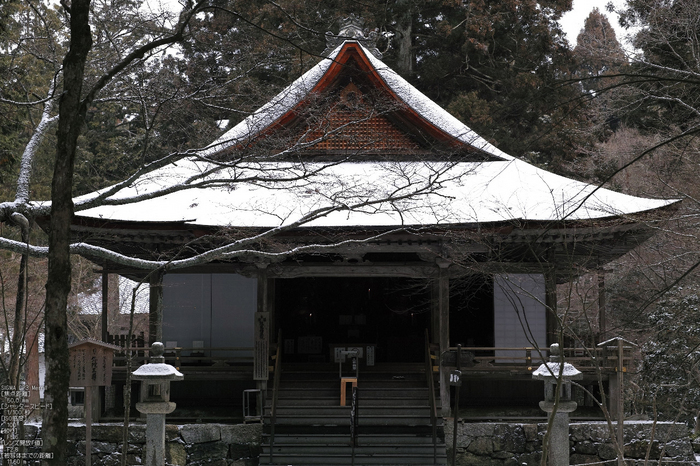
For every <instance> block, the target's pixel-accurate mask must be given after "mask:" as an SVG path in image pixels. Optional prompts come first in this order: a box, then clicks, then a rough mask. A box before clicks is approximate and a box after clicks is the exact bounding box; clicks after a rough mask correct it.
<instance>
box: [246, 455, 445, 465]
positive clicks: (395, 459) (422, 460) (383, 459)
mask: <svg viewBox="0 0 700 466" xmlns="http://www.w3.org/2000/svg"><path fill="white" fill-rule="evenodd" d="M259 464H260V465H261V466H263V465H293V466H306V465H319V464H322V465H336V464H348V465H349V464H354V465H356V466H364V465H367V466H370V465H382V464H383V465H409V464H410V465H426V466H427V465H430V466H434V465H436V464H437V465H445V464H447V458H446V457H444V456H439V455H438V456H437V458H434V457H433V454H432V453H430V454H428V455H419V454H416V455H401V454H396V453H389V454H378V453H377V454H374V455H362V454H357V453H356V454H355V457H354V458H352V455H351V454H348V453H347V452H345V453H342V454H337V455H331V454H324V455H319V456H312V455H303V454H302V455H292V454H280V455H273V461H272V462H269V455H268V456H267V457H266V456H265V455H260V463H259Z"/></svg>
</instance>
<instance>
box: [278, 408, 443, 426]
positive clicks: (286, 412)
mask: <svg viewBox="0 0 700 466" xmlns="http://www.w3.org/2000/svg"><path fill="white" fill-rule="evenodd" d="M350 409H351V408H350V406H284V405H282V406H279V405H278V406H277V412H276V414H277V419H278V422H279V419H280V416H290V415H294V416H314V417H318V416H332V417H337V416H347V417H349V416H350ZM270 411H271V409H270V408H267V407H266V408H265V416H270V414H271V413H270ZM409 415H410V416H415V417H428V418H430V408H428V407H427V406H415V405H406V406H386V405H378V406H368V405H365V404H362V405H360V406H358V408H357V416H358V418H361V417H373V416H409Z"/></svg>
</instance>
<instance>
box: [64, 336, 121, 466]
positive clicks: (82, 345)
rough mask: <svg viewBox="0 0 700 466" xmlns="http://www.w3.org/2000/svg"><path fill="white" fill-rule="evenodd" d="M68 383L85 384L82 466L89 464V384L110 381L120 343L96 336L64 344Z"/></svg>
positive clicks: (103, 383) (79, 385) (100, 385)
mask: <svg viewBox="0 0 700 466" xmlns="http://www.w3.org/2000/svg"><path fill="white" fill-rule="evenodd" d="M68 350H69V351H70V355H69V362H70V386H71V387H85V466H90V465H91V464H92V454H91V452H92V387H103V386H107V385H111V384H112V361H113V360H114V352H115V351H118V350H121V347H119V346H116V345H110V344H108V343H105V342H102V341H97V340H91V339H88V340H82V341H79V342H77V343H73V344H72V345H68Z"/></svg>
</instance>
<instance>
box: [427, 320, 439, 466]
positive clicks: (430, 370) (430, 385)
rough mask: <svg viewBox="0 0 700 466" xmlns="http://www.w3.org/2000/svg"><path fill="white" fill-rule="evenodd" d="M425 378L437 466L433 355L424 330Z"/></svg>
mask: <svg viewBox="0 0 700 466" xmlns="http://www.w3.org/2000/svg"><path fill="white" fill-rule="evenodd" d="M425 378H426V379H427V382H428V400H429V405H430V424H431V426H432V428H433V464H437V419H438V417H437V401H436V400H435V377H434V375H433V353H432V351H430V335H429V334H428V329H427V328H426V329H425Z"/></svg>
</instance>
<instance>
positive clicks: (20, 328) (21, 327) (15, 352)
mask: <svg viewBox="0 0 700 466" xmlns="http://www.w3.org/2000/svg"><path fill="white" fill-rule="evenodd" d="M12 218H13V220H14V221H15V223H17V224H18V225H19V227H20V229H21V231H22V242H23V243H25V244H27V245H29V221H28V220H27V219H26V218H25V217H24V215H21V214H18V213H15V214H13V216H12ZM28 262H29V253H28V252H25V253H24V254H22V258H21V259H20V263H19V274H18V277H17V296H16V299H15V320H14V323H13V327H12V343H11V345H10V367H9V371H8V372H9V382H10V385H12V386H13V387H15V388H19V382H20V376H19V375H20V367H21V365H22V345H23V343H24V338H25V335H26V329H25V306H26V302H27V300H26V295H27V264H28Z"/></svg>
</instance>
